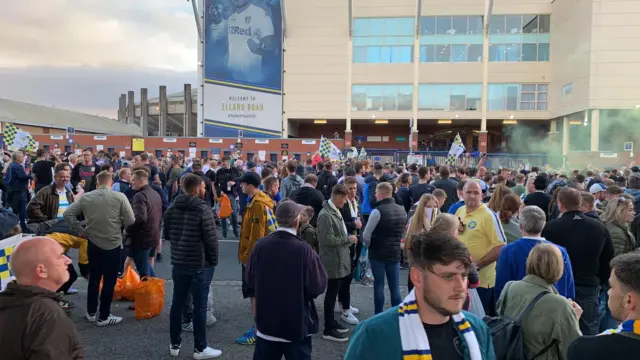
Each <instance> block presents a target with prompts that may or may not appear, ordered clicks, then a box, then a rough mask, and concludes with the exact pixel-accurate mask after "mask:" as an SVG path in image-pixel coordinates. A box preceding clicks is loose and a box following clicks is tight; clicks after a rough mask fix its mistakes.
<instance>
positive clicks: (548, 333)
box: [497, 275, 582, 360]
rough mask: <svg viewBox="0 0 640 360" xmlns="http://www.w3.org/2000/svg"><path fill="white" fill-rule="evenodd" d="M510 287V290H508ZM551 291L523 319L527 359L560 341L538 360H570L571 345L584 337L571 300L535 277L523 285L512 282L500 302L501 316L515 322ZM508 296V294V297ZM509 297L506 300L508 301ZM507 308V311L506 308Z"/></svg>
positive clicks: (522, 283) (529, 278)
mask: <svg viewBox="0 0 640 360" xmlns="http://www.w3.org/2000/svg"><path fill="white" fill-rule="evenodd" d="M507 286H509V288H508V290H507ZM545 290H547V291H549V292H550V293H551V294H549V295H546V296H545V297H543V298H542V299H540V301H539V302H538V303H537V304H536V305H535V306H534V307H533V309H532V310H531V312H529V313H528V314H527V315H525V317H524V318H523V319H522V334H523V337H524V338H523V339H524V345H525V346H526V348H527V353H528V357H533V355H535V354H537V353H539V352H540V351H541V350H542V349H543V348H544V347H545V346H547V345H549V344H551V342H552V341H554V340H555V341H557V346H553V347H552V348H551V349H549V350H548V351H547V352H545V353H544V354H542V355H540V356H539V357H537V358H536V360H556V359H560V360H564V359H567V349H568V348H569V344H571V342H572V341H573V340H574V339H576V338H577V337H579V336H581V335H582V334H581V333H580V326H579V324H578V317H577V316H576V313H575V312H574V311H573V308H572V307H571V304H570V303H569V300H567V299H565V298H564V297H562V296H561V295H558V291H557V290H556V288H555V287H554V286H553V285H549V284H547V283H546V281H544V280H542V279H541V278H539V277H537V276H535V275H527V276H525V277H524V279H522V280H521V281H510V282H508V283H507V285H505V290H504V291H502V294H501V295H500V299H499V300H498V304H497V307H498V314H502V311H503V310H504V315H505V316H508V317H510V318H513V319H515V318H516V317H518V316H519V315H520V314H521V313H522V312H523V311H524V309H525V308H526V307H527V306H528V305H529V303H531V301H533V299H534V298H535V297H536V296H538V294H539V293H541V292H542V291H545ZM507 293H508V294H507ZM505 295H506V300H505ZM505 306H506V307H505Z"/></svg>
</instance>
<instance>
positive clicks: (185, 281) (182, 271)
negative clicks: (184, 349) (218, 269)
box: [169, 265, 215, 351]
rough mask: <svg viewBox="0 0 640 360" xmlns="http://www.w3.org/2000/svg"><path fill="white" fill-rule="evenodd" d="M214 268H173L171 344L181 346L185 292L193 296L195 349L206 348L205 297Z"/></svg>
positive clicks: (170, 318) (170, 316)
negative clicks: (189, 292)
mask: <svg viewBox="0 0 640 360" xmlns="http://www.w3.org/2000/svg"><path fill="white" fill-rule="evenodd" d="M214 269H215V268H214V267H208V268H189V267H183V266H175V265H174V266H173V269H172V271H171V277H172V279H173V301H172V302H171V312H170V314H169V333H170V334H171V344H172V345H179V344H182V336H181V335H182V310H183V308H184V304H185V302H186V300H187V292H188V291H191V295H192V296H193V342H194V346H195V349H196V350H198V351H202V350H204V349H205V348H206V347H207V329H206V326H205V322H206V318H207V297H208V296H209V286H210V285H211V279H213V271H214Z"/></svg>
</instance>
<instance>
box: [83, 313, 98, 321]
mask: <svg viewBox="0 0 640 360" xmlns="http://www.w3.org/2000/svg"><path fill="white" fill-rule="evenodd" d="M84 318H85V319H87V321H88V322H96V314H93V315H89V313H88V312H85V313H84Z"/></svg>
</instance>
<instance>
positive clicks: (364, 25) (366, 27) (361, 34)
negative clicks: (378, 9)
mask: <svg viewBox="0 0 640 360" xmlns="http://www.w3.org/2000/svg"><path fill="white" fill-rule="evenodd" d="M414 26H415V21H414V19H413V18H359V19H354V21H353V36H354V39H353V62H354V63H365V64H366V63H373V64H387V63H393V64H401V63H411V62H412V59H413V41H414V38H413V37H414Z"/></svg>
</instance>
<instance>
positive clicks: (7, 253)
mask: <svg viewBox="0 0 640 360" xmlns="http://www.w3.org/2000/svg"><path fill="white" fill-rule="evenodd" d="M29 238H31V235H24V234H18V235H15V236H12V237H10V238H6V239H4V240H0V291H2V290H4V289H5V288H6V287H7V284H8V283H10V282H11V281H13V280H14V279H15V277H14V276H13V272H11V267H10V266H9V262H10V261H11V254H12V253H13V251H14V250H15V248H16V246H18V245H19V244H20V243H21V242H23V241H25V240H27V239H29Z"/></svg>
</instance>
